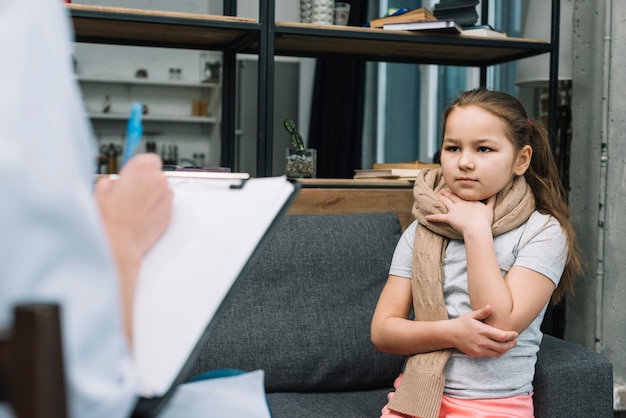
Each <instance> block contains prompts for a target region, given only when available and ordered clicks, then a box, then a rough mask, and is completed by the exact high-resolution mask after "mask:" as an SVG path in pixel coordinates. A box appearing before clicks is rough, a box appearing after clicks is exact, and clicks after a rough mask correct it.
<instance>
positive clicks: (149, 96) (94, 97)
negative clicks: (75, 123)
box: [78, 77, 220, 125]
mask: <svg viewBox="0 0 626 418" xmlns="http://www.w3.org/2000/svg"><path fill="white" fill-rule="evenodd" d="M78 82H79V84H80V85H81V90H82V92H83V101H84V102H85V105H86V107H87V111H88V115H89V117H90V118H91V119H92V121H98V120H119V121H125V120H127V119H128V111H129V110H130V104H131V103H132V102H135V101H139V102H142V103H145V104H146V105H147V106H148V113H147V114H145V115H143V120H144V121H146V122H171V123H197V124H206V125H212V124H217V123H219V122H220V114H219V113H220V112H219V107H218V106H217V105H219V97H217V94H218V93H219V91H220V85H219V83H213V82H207V83H200V82H197V83H191V82H184V81H176V80H153V79H141V78H135V79H128V80H124V79H110V78H95V77H78ZM159 91H160V92H161V93H162V94H167V95H168V97H170V103H169V106H167V107H169V109H167V108H166V109H164V106H163V105H162V103H160V102H161V100H157V99H158V96H159ZM111 92H115V93H116V97H115V99H116V100H117V101H118V105H117V106H114V107H113V110H112V111H111V112H110V113H104V112H103V111H102V105H101V104H100V103H99V102H98V101H101V100H102V98H103V97H104V95H108V94H111ZM174 93H176V95H175V96H176V98H175V99H174V100H172V99H171V97H172V94H174ZM194 99H198V100H199V99H203V100H206V101H207V103H208V105H209V106H208V112H207V113H208V114H207V115H205V116H194V115H192V113H191V107H192V100H194ZM119 102H121V104H120V103H119ZM153 104H154V106H153ZM151 108H152V109H151ZM155 111H156V112H155Z"/></svg>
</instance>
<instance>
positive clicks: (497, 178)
mask: <svg viewBox="0 0 626 418" xmlns="http://www.w3.org/2000/svg"><path fill="white" fill-rule="evenodd" d="M531 156H532V148H531V147H530V146H528V145H526V146H525V147H524V148H522V149H521V150H520V151H518V152H516V151H515V148H514V146H513V143H512V142H511V141H510V140H509V139H508V138H507V136H506V125H505V124H504V122H503V121H502V120H500V119H499V118H497V117H495V116H494V115H492V114H491V113H489V112H487V111H485V110H483V109H481V108H480V107H478V106H468V107H458V108H456V109H454V110H453V111H452V112H451V113H450V114H449V115H448V119H447V121H446V131H445V132H444V135H443V144H442V147H441V168H442V170H443V178H444V180H445V182H446V185H447V186H448V188H449V189H450V190H451V191H452V193H454V194H455V195H457V196H459V197H460V198H461V199H463V200H484V199H487V198H489V197H491V196H494V195H495V194H496V193H498V192H499V191H500V190H502V189H503V188H504V186H506V185H507V184H508V183H509V182H510V181H511V180H512V179H513V177H514V176H521V175H523V174H524V173H525V172H526V169H527V168H528V166H529V164H530V158H531Z"/></svg>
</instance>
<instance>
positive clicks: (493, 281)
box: [464, 231, 555, 332]
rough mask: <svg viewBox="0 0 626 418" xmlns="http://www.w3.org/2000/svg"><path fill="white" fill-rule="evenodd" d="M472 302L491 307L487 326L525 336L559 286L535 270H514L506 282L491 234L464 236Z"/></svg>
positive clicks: (521, 268) (520, 268)
mask: <svg viewBox="0 0 626 418" xmlns="http://www.w3.org/2000/svg"><path fill="white" fill-rule="evenodd" d="M464 240H465V247H466V251H467V281H468V290H469V296H470V302H471V304H472V307H473V308H474V309H475V307H476V306H484V304H490V305H491V306H492V307H493V314H492V315H491V317H490V318H487V319H486V320H485V322H486V323H488V324H490V325H493V326H495V327H497V328H500V329H510V330H515V331H517V332H522V331H523V330H525V329H526V328H527V327H528V325H530V323H531V322H532V321H533V320H534V319H535V318H536V317H537V315H539V313H540V312H541V310H542V309H543V307H544V306H545V304H546V303H547V302H548V301H549V300H550V297H551V296H552V292H554V289H555V285H554V282H552V280H550V279H549V278H548V277H546V276H544V275H543V274H541V273H538V272H536V271H534V270H531V269H528V268H525V267H518V266H513V267H512V268H511V269H510V270H509V272H508V273H507V274H506V276H505V277H504V280H502V273H501V272H500V266H499V265H498V260H497V259H496V252H495V248H494V244H493V236H492V235H491V231H489V232H488V233H484V232H481V231H475V232H468V233H467V234H464Z"/></svg>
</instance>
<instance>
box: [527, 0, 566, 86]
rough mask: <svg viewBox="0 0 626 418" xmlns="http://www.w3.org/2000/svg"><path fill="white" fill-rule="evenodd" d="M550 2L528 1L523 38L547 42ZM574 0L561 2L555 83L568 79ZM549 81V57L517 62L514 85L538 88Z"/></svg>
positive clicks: (540, 0) (546, 55) (550, 11)
mask: <svg viewBox="0 0 626 418" xmlns="http://www.w3.org/2000/svg"><path fill="white" fill-rule="evenodd" d="M551 3H552V2H551V1H547V0H530V3H529V4H528V9H527V11H526V20H525V23H524V32H523V37H524V38H529V39H544V40H546V41H548V42H549V41H550V15H551V13H552V8H551ZM573 19H574V0H561V16H560V25H559V81H565V80H571V79H572V38H573V28H572V24H573ZM549 79H550V55H549V54H542V55H537V56H535V57H531V58H525V59H522V60H520V61H519V63H518V66H517V78H516V80H515V83H516V84H517V85H518V86H524V87H542V86H546V85H548V81H549Z"/></svg>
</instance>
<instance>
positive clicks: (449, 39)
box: [68, 0, 560, 177]
mask: <svg viewBox="0 0 626 418" xmlns="http://www.w3.org/2000/svg"><path fill="white" fill-rule="evenodd" d="M68 7H69V9H70V13H71V17H72V21H73V24H74V31H75V35H76V41H78V42H92V43H107V44H118V45H137V46H159V47H170V48H185V49H197V50H216V51H222V52H223V79H222V151H221V160H222V165H231V166H232V165H233V164H234V160H235V154H234V141H235V102H234V98H235V93H236V92H235V68H236V63H235V60H236V54H239V53H246V54H257V55H258V56H259V82H258V90H259V91H258V128H257V173H256V175H257V176H259V177H260V176H267V175H271V172H272V166H271V165H272V138H273V126H272V120H273V115H272V110H273V89H274V57H275V56H276V55H284V56H302V57H317V58H330V57H335V58H337V57H341V58H342V59H355V60H366V61H379V62H399V63H418V64H440V65H458V66H469V67H479V68H480V69H481V72H482V73H483V76H482V77H481V80H483V83H484V80H485V79H486V77H485V76H484V74H485V73H486V69H487V67H489V66H492V65H495V64H501V63H504V62H509V61H514V60H518V59H521V58H526V57H530V56H534V55H540V54H546V53H547V54H550V58H551V59H550V80H551V81H550V87H549V89H550V130H551V132H555V131H556V113H557V112H556V106H557V103H556V97H557V77H556V75H557V74H558V36H559V32H558V30H559V21H558V17H559V13H560V0H552V18H551V28H552V32H551V40H550V42H546V41H539V40H532V39H516V38H507V39H492V38H478V37H465V36H456V35H434V34H422V33H410V32H396V31H394V32H392V33H390V31H385V30H381V29H370V28H360V27H348V26H325V25H311V24H302V23H292V22H275V21H274V16H275V4H274V0H260V4H259V19H258V21H256V20H254V19H246V18H238V17H234V15H236V1H234V0H224V14H225V16H215V15H201V14H189V13H174V12H172V13H170V12H160V11H158V12H157V11H148V10H136V9H123V8H113V7H98V6H85V5H79V4H70V5H68ZM482 8H483V19H484V20H485V19H486V13H487V10H488V7H487V0H483V2H482Z"/></svg>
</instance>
